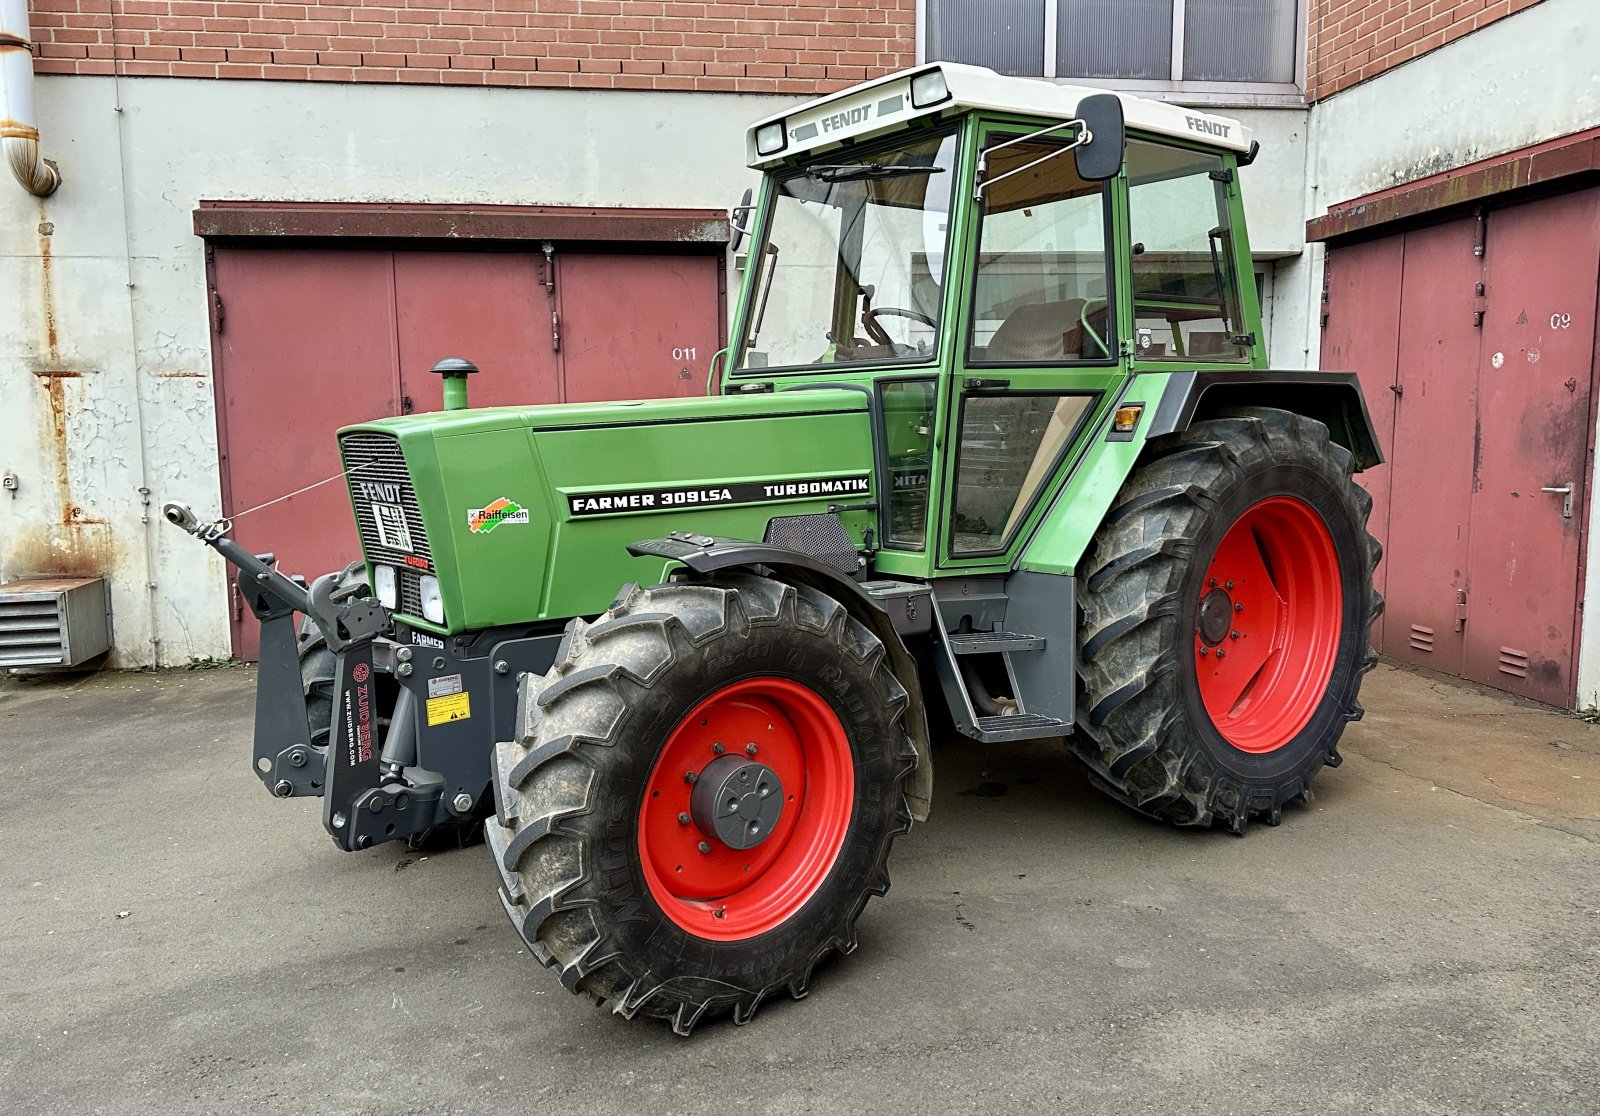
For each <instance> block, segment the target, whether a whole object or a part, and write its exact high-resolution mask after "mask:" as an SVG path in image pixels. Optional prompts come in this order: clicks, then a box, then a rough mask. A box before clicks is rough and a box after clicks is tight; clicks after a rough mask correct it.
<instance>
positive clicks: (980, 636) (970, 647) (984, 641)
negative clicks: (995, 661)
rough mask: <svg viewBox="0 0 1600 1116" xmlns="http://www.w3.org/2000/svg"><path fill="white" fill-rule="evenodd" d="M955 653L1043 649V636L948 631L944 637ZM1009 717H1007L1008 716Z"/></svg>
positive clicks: (993, 652)
mask: <svg viewBox="0 0 1600 1116" xmlns="http://www.w3.org/2000/svg"><path fill="white" fill-rule="evenodd" d="M944 638H945V642H946V643H948V644H949V645H950V651H951V653H952V654H955V655H993V654H996V653H997V652H1000V651H1043V650H1044V642H1045V641H1044V637H1043V636H1036V635H1023V634H1022V633H1021V632H950V633H948V634H947V635H946V636H945V637H944ZM1008 719H1009V718H1008Z"/></svg>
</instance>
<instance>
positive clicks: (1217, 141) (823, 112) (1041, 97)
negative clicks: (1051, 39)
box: [745, 62, 1250, 169]
mask: <svg viewBox="0 0 1600 1116" xmlns="http://www.w3.org/2000/svg"><path fill="white" fill-rule="evenodd" d="M933 70H941V71H943V73H944V79H945V84H946V85H948V86H949V88H950V99H949V100H946V101H942V102H940V103H939V104H937V105H931V106H929V107H928V108H924V109H918V108H914V107H913V106H912V104H911V95H910V90H911V82H912V79H913V78H916V77H917V76H918V75H921V74H925V73H929V72H931V71H933ZM1105 92H1107V90H1104V89H1091V88H1089V87H1087V86H1082V85H1063V84H1060V83H1059V82H1055V81H1047V80H1045V79H1043V78H1023V77H1004V76H1002V75H1000V74H997V73H995V72H994V71H993V70H986V69H984V68H983V67H981V66H965V65H961V64H959V63H955V62H934V63H930V64H929V65H926V66H917V67H915V68H913V69H909V70H901V71H899V72H898V73H894V74H889V75H887V76H885V77H881V78H875V79H874V80H872V81H868V82H863V83H862V84H860V85H855V86H851V87H850V88H849V89H844V90H841V91H840V92H838V93H833V94H830V95H829V96H827V97H819V98H817V99H816V100H813V101H807V102H806V103H805V104H802V105H797V106H796V107H794V108H792V109H789V110H788V111H786V112H781V113H777V114H776V115H773V116H769V117H766V118H765V119H763V120H759V121H757V122H756V123H755V124H754V125H752V126H751V128H750V130H749V132H748V133H747V135H746V137H745V138H746V145H747V148H748V152H749V159H750V165H751V166H752V167H755V168H758V169H760V168H764V167H766V166H769V165H770V164H772V163H775V162H777V161H778V160H780V159H785V158H788V157H789V156H791V155H795V154H798V153H800V152H804V151H810V150H813V149H817V148H822V147H827V146H830V145H832V144H835V143H838V142H839V141H841V140H844V139H856V138H861V137H865V136H872V135H877V134H880V133H883V132H887V131H891V130H894V129H897V128H901V127H904V126H905V125H906V124H907V123H909V122H910V121H912V120H916V119H920V118H923V117H930V116H937V115H940V114H950V113H959V112H965V111H968V110H970V109H982V110H986V111H991V112H1010V113H1017V114H1019V115H1022V116H1039V117H1043V118H1045V119H1051V120H1070V119H1072V118H1073V117H1075V116H1076V115H1077V111H1078V102H1079V101H1081V100H1082V99H1083V98H1085V97H1089V96H1093V95H1094V94H1096V93H1105ZM1116 97H1117V99H1118V100H1120V101H1121V102H1122V112H1123V116H1124V118H1125V120H1126V121H1127V126H1128V127H1129V128H1132V129H1137V130H1139V131H1142V132H1154V133H1157V134H1159V135H1166V136H1180V137H1182V138H1184V139H1191V140H1200V141H1202V142H1205V143H1208V144H1212V145H1214V146H1216V147H1225V148H1228V149H1229V150H1232V151H1246V150H1248V149H1249V147H1250V136H1249V134H1248V132H1247V130H1246V129H1245V127H1244V125H1242V124H1240V123H1239V122H1238V121H1237V120H1234V119H1233V118H1231V117H1227V116H1216V115H1213V114H1212V113H1209V112H1202V111H1201V110H1199V109H1195V108H1185V107H1183V106H1180V105H1172V104H1167V103H1166V102H1164V101H1152V100H1150V99H1148V98H1146V97H1135V96H1132V95H1130V94H1127V93H1117V94H1116ZM779 122H782V123H783V125H784V130H785V133H786V140H787V143H786V145H785V146H784V148H783V149H782V150H781V151H778V152H776V153H774V154H772V155H766V156H763V155H760V154H758V153H757V151H756V132H757V131H758V130H759V129H761V128H762V127H763V126H765V125H768V124H775V123H779Z"/></svg>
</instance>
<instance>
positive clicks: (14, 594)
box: [0, 577, 111, 669]
mask: <svg viewBox="0 0 1600 1116" xmlns="http://www.w3.org/2000/svg"><path fill="white" fill-rule="evenodd" d="M110 648H111V597H110V593H109V591H108V589H107V587H106V582H105V579H104V578H100V577H49V578H34V579H31V580H27V581H10V582H7V583H6V584H4V585H0V669H4V668H6V667H38V666H66V667H69V666H77V665H78V664H79V663H81V662H84V661H85V660H88V659H92V658H94V657H95V656H96V655H99V654H101V653H102V652H105V651H108V650H110Z"/></svg>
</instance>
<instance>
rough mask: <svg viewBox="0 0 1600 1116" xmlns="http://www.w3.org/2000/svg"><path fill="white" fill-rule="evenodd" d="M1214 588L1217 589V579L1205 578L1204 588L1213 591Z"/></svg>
mask: <svg viewBox="0 0 1600 1116" xmlns="http://www.w3.org/2000/svg"><path fill="white" fill-rule="evenodd" d="M1216 587H1217V579H1216V578H1214V577H1212V578H1207V579H1206V588H1208V589H1215V588H1216Z"/></svg>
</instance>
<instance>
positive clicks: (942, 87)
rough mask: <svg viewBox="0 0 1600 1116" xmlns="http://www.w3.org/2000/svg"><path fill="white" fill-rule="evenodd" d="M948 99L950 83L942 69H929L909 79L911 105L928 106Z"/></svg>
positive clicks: (916, 106) (915, 106)
mask: <svg viewBox="0 0 1600 1116" xmlns="http://www.w3.org/2000/svg"><path fill="white" fill-rule="evenodd" d="M949 99H950V83H949V82H947V81H945V80H944V71H943V70H929V71H928V72H927V73H925V74H918V75H917V76H916V77H914V78H912V79H911V107H912V108H919V109H923V108H929V107H931V106H933V105H937V104H939V103H940V102H942V101H948V100H949Z"/></svg>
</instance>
